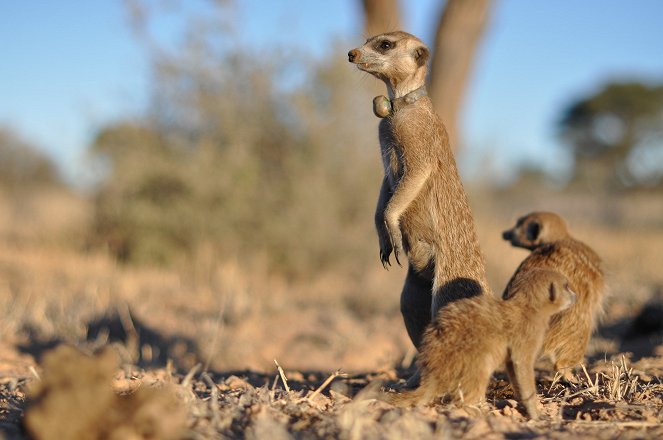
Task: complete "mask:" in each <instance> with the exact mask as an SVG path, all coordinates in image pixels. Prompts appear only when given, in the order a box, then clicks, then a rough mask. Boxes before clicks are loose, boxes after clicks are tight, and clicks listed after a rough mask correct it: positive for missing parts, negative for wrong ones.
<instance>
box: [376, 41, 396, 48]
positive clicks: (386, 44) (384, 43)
mask: <svg viewBox="0 0 663 440" xmlns="http://www.w3.org/2000/svg"><path fill="white" fill-rule="evenodd" d="M378 47H379V48H380V49H382V50H389V49H391V48H392V47H394V43H392V42H391V41H389V40H384V41H382V43H380V45H379V46H378Z"/></svg>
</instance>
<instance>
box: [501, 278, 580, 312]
mask: <svg viewBox="0 0 663 440" xmlns="http://www.w3.org/2000/svg"><path fill="white" fill-rule="evenodd" d="M514 297H515V298H519V300H520V301H521V302H527V303H531V304H534V305H536V306H537V308H538V309H541V310H543V311H547V312H549V313H550V314H551V315H552V314H555V313H557V312H561V311H562V310H566V309H568V308H569V307H571V306H572V305H573V304H575V302H576V297H577V295H576V293H575V292H574V291H573V290H571V287H570V286H569V280H568V279H567V278H566V277H565V276H564V275H563V274H562V273H561V272H559V271H556V270H551V269H530V270H528V271H526V272H521V273H519V274H518V275H517V277H516V279H515V280H514V281H513V282H512V283H511V284H510V285H509V286H507V289H506V290H505V291H504V294H503V295H502V299H504V300H509V299H512V298H514Z"/></svg>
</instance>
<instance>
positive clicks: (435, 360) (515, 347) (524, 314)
mask: <svg viewBox="0 0 663 440" xmlns="http://www.w3.org/2000/svg"><path fill="white" fill-rule="evenodd" d="M508 294H509V295H508V299H507V300H501V299H499V298H495V297H494V296H492V295H481V296H477V297H473V298H465V299H461V300H458V301H455V302H453V303H450V304H447V305H446V306H445V307H443V308H442V309H440V311H439V312H438V314H437V316H436V318H435V320H433V322H432V323H431V325H430V326H429V327H428V328H427V329H426V332H425V333H424V337H423V341H422V350H421V353H420V354H419V357H418V358H417V362H418V364H419V371H420V372H421V384H420V386H419V388H416V389H414V390H409V391H404V392H401V393H382V394H380V395H379V396H378V398H380V399H381V400H386V401H387V402H390V403H392V404H394V405H398V406H412V405H422V404H429V403H432V402H434V401H435V400H436V399H438V398H447V399H449V400H450V401H452V402H455V403H464V404H473V403H478V402H479V401H481V400H482V399H483V398H484V397H485V394H486V388H487V387H488V381H489V380H490V377H491V375H492V373H493V372H494V371H495V370H496V369H497V368H499V367H500V366H501V365H506V371H507V374H508V375H509V381H510V382H511V386H512V387H513V389H514V392H515V394H516V397H517V398H518V399H519V400H520V401H521V403H522V404H523V406H524V407H525V409H526V410H527V413H528V414H529V416H530V417H531V418H536V417H537V416H538V411H537V408H536V383H535V381H534V362H535V360H536V358H537V356H538V354H539V350H540V349H541V345H542V344H543V338H544V335H545V332H546V330H547V329H548V321H549V318H550V316H552V315H553V314H555V313H558V312H560V311H561V310H564V309H566V308H567V307H569V306H570V305H571V304H572V303H573V302H574V301H575V294H574V293H573V292H572V291H571V290H570V289H569V285H568V281H567V279H566V277H564V275H562V274H561V273H560V272H557V271H554V270H545V269H529V268H525V269H521V270H518V271H517V272H516V273H515V274H514V276H513V278H512V279H511V281H510V283H509V289H508Z"/></svg>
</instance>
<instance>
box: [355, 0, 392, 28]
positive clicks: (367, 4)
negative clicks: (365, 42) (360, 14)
mask: <svg viewBox="0 0 663 440" xmlns="http://www.w3.org/2000/svg"><path fill="white" fill-rule="evenodd" d="M362 4H363V5H364V31H365V32H366V37H372V36H373V35H378V34H382V33H385V32H391V31H399V30H401V18H400V17H401V14H400V11H399V9H398V0H362Z"/></svg>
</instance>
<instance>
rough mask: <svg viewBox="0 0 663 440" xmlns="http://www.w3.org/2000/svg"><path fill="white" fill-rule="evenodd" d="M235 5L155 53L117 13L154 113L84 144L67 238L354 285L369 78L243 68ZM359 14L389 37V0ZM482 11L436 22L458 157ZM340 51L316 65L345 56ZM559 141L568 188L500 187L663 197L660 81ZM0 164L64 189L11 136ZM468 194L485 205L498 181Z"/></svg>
mask: <svg viewBox="0 0 663 440" xmlns="http://www.w3.org/2000/svg"><path fill="white" fill-rule="evenodd" d="M231 4H232V2H217V3H213V6H212V8H213V9H215V10H216V12H217V13H218V15H212V16H210V17H202V16H196V17H190V18H189V19H188V20H187V21H186V22H185V28H184V29H183V31H182V32H181V34H182V36H183V38H182V42H181V44H179V45H178V46H176V48H174V49H173V48H170V49H169V50H166V49H165V48H163V47H159V45H158V44H157V43H155V41H156V39H154V38H153V36H151V35H150V20H151V19H153V16H154V15H158V14H159V9H158V8H156V9H154V7H152V9H150V8H148V2H141V1H129V2H126V4H125V7H126V11H127V13H128V16H129V17H130V20H129V23H130V24H131V28H132V30H133V34H134V36H135V39H136V42H137V44H140V45H142V46H143V47H144V48H145V51H146V53H147V54H148V57H149V59H150V64H151V69H150V70H151V81H150V91H149V94H148V96H149V98H148V100H149V103H150V104H149V105H148V107H147V110H146V111H145V112H144V114H142V115H141V116H140V117H135V115H129V116H127V117H126V118H120V119H118V120H116V121H113V122H111V123H108V124H106V125H105V126H103V127H101V129H99V130H98V132H97V133H96V134H95V135H94V138H93V140H92V142H91V144H90V145H89V149H88V151H89V163H90V166H92V167H93V169H96V170H100V173H99V177H98V181H97V183H96V184H95V185H94V186H93V187H92V188H91V189H88V190H87V191H86V194H88V195H89V197H88V198H89V199H90V200H91V201H92V202H93V209H92V214H91V215H90V216H89V219H88V224H87V225H86V226H85V227H84V228H83V229H80V230H79V231H78V232H79V233H80V234H82V235H83V236H84V237H83V238H81V239H80V240H75V241H74V242H76V243H79V244H81V246H82V247H83V248H84V249H96V250H99V249H103V250H105V251H107V252H108V253H109V254H110V255H111V256H112V257H113V258H116V259H117V260H118V261H120V262H122V263H127V264H134V263H139V264H148V265H153V264H156V265H172V264H177V263H181V262H182V261H186V260H188V259H190V258H192V257H193V256H195V255H196V254H197V253H199V252H201V250H204V252H212V253H213V254H216V255H220V256H227V257H229V256H232V258H238V259H240V260H242V261H254V262H255V261H260V262H261V264H266V265H267V267H268V268H270V270H273V271H276V272H278V273H283V274H285V275H287V276H292V277H304V278H306V277H307V276H312V275H313V274H315V273H316V272H319V271H325V270H330V271H337V270H340V271H344V272H345V273H347V274H352V273H354V274H355V275H356V276H360V274H361V273H362V272H363V270H362V268H363V267H365V265H366V264H369V262H374V261H373V260H375V258H374V257H375V255H373V254H375V252H374V251H375V249H374V247H375V246H372V244H373V243H372V241H373V240H372V237H371V236H372V234H373V231H372V225H371V213H372V207H373V205H374V203H375V200H374V199H375V195H376V191H377V184H376V182H378V181H379V178H380V173H381V170H380V164H379V160H378V156H377V154H376V151H377V150H376V148H377V147H375V148H373V146H374V144H376V140H375V127H376V123H377V121H376V120H375V118H373V117H372V115H371V114H370V108H369V107H370V105H368V104H367V103H370V98H371V94H372V93H374V92H376V91H377V90H379V88H375V87H373V84H374V82H372V80H371V79H365V80H364V82H365V83H366V82H368V83H369V84H363V83H359V84H358V82H357V75H359V73H357V72H355V71H353V70H352V69H349V68H348V67H347V65H346V63H345V60H344V58H343V57H325V56H318V57H314V56H312V55H307V54H302V53H300V52H297V53H294V52H288V51H287V50H285V49H283V50H275V51H274V52H273V56H271V57H267V58H265V57H262V56H261V57H256V56H254V55H253V54H252V51H251V50H250V49H249V48H248V47H243V46H242V44H241V43H237V42H238V41H239V39H238V38H237V35H236V32H237V28H236V27H233V26H226V25H221V24H223V23H222V20H221V23H219V22H215V21H219V17H220V16H223V14H224V10H226V9H227V8H229V7H231ZM358 4H360V7H361V9H362V11H363V14H364V26H365V32H366V34H369V35H370V34H375V33H378V32H381V31H385V30H389V29H392V28H394V27H399V26H400V23H401V21H402V20H401V16H400V14H401V12H400V5H399V4H398V2H396V1H395V0H392V1H372V0H363V1H358ZM152 6H153V5H152ZM492 8H494V2H493V1H491V0H472V1H458V0H448V1H447V2H446V4H445V7H444V8H442V9H441V13H440V16H439V17H438V18H437V20H438V24H437V31H436V34H435V39H434V42H433V54H434V55H433V59H432V61H431V64H432V73H431V75H430V83H431V96H432V97H433V99H434V101H435V105H436V107H437V109H438V111H439V112H440V114H442V115H443V120H444V121H445V123H446V124H447V127H448V129H449V131H450V133H451V134H452V138H453V139H455V140H456V142H455V143H454V145H462V144H461V143H460V141H458V138H459V137H460V136H459V135H458V120H457V119H458V117H457V115H458V114H459V113H460V108H461V106H462V102H463V96H464V95H465V94H466V93H465V92H466V88H467V83H468V78H469V77H470V75H471V70H472V66H473V63H474V58H475V57H476V55H477V48H478V47H480V42H481V38H482V36H483V34H484V31H485V29H486V26H488V25H489V23H490V16H491V10H492ZM150 14H152V15H150ZM348 44H349V43H346V42H340V41H339V42H337V43H336V44H335V45H334V46H333V47H332V48H331V49H330V50H328V51H327V52H325V53H345V51H346V50H347V47H348ZM445 66H450V67H449V68H445ZM455 66H457V67H455ZM293 78H294V79H293ZM556 130H557V135H558V139H559V141H560V143H561V144H563V145H564V146H566V148H568V150H569V151H570V153H571V157H572V158H573V165H572V168H571V170H570V172H569V173H568V176H566V177H560V176H552V177H551V176H548V175H547V174H546V173H545V172H543V171H542V170H543V168H544V167H542V166H541V165H542V164H530V165H526V166H524V167H522V168H521V169H520V170H519V171H517V174H516V175H515V176H514V178H512V179H511V182H512V183H511V185H513V186H514V187H517V186H518V185H520V186H527V187H529V188H530V189H532V188H535V187H536V188H540V189H541V191H550V190H551V188H552V187H551V182H554V187H555V190H556V191H562V192H563V191H574V192H583V191H585V192H590V193H591V194H592V195H593V196H604V195H609V194H611V193H613V192H615V191H643V190H647V191H661V190H662V189H663V179H662V174H663V165H662V164H663V82H661V83H659V84H655V83H644V82H636V81H628V82H623V81H621V82H620V81H615V82H608V83H605V84H603V85H601V86H600V87H599V88H598V89H597V90H596V91H595V92H594V93H589V94H587V95H585V96H579V97H578V98H577V99H576V100H575V101H574V102H572V103H570V104H569V105H568V106H567V107H566V108H561V109H559V122H558V126H557V127H556ZM459 153H460V152H459ZM488 154H489V155H490V154H493V152H489V153H488ZM0 159H1V160H0V171H1V173H0V185H1V186H2V187H3V188H4V190H5V191H6V192H7V193H9V194H14V195H16V194H23V193H25V191H28V190H38V189H43V188H44V187H52V188H57V189H58V190H59V191H66V185H65V184H64V183H63V182H62V180H61V178H59V176H58V173H57V169H56V166H55V165H54V163H53V162H52V161H51V160H50V159H49V158H48V157H46V156H45V155H43V154H40V153H39V150H38V149H37V148H35V147H34V146H31V145H29V144H28V143H27V142H25V141H23V140H21V138H20V134H18V133H16V132H15V131H14V130H13V129H12V128H11V127H5V128H3V129H2V130H1V131H0ZM486 160H489V159H488V158H487V159H486ZM468 186H469V187H470V188H472V190H473V191H479V192H484V193H485V192H486V191H490V190H489V189H488V188H489V187H492V186H494V185H493V183H492V182H486V181H482V182H471V181H470V182H468ZM500 189H501V190H502V191H505V190H508V188H500Z"/></svg>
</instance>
